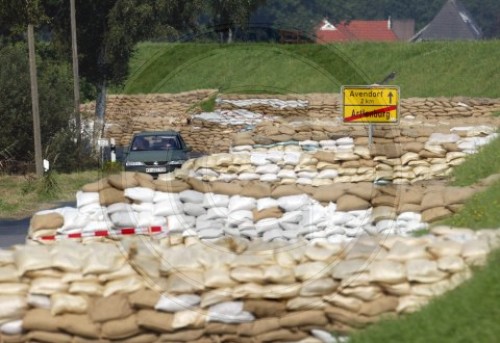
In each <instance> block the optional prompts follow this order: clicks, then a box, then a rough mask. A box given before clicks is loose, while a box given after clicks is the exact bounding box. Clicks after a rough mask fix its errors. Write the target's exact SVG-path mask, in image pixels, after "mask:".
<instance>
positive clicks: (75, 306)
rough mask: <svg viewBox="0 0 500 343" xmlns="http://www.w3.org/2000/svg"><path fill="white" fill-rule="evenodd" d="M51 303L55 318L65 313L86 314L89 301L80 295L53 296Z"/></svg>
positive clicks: (51, 310) (51, 311)
mask: <svg viewBox="0 0 500 343" xmlns="http://www.w3.org/2000/svg"><path fill="white" fill-rule="evenodd" d="M51 303H52V308H51V309H50V313H51V314H52V315H53V316H57V315H59V314H64V313H86V311H87V309H88V301H87V299H86V298H85V297H83V296H80V295H70V294H52V296H51Z"/></svg>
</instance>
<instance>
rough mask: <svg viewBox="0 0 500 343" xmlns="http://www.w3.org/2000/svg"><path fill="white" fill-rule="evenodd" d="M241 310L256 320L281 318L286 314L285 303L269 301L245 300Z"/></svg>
mask: <svg viewBox="0 0 500 343" xmlns="http://www.w3.org/2000/svg"><path fill="white" fill-rule="evenodd" d="M243 310H244V311H248V312H250V313H252V314H254V315H255V317H257V318H267V317H281V316H282V315H283V314H285V313H286V307H285V303H283V302H280V301H271V300H246V301H245V302H244V304H243Z"/></svg>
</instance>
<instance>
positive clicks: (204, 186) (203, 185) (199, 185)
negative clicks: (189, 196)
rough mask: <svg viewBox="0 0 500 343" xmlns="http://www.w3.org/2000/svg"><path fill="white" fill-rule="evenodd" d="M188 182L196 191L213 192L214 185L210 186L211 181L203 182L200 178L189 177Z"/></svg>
mask: <svg viewBox="0 0 500 343" xmlns="http://www.w3.org/2000/svg"><path fill="white" fill-rule="evenodd" d="M186 182H187V183H188V184H189V185H190V186H191V188H192V189H193V190H195V191H198V192H201V193H210V192H212V187H211V186H210V183H208V182H203V181H201V180H198V179H196V178H192V177H190V178H188V179H187V180H186Z"/></svg>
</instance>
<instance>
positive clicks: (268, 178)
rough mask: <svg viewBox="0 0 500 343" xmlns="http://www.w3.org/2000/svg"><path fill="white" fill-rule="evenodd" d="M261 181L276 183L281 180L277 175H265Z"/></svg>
mask: <svg viewBox="0 0 500 343" xmlns="http://www.w3.org/2000/svg"><path fill="white" fill-rule="evenodd" d="M259 180H260V181H262V182H276V181H278V180H279V177H278V175H276V174H263V175H262V176H261V177H260V178H259Z"/></svg>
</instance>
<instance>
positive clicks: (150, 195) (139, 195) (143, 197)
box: [124, 187, 155, 202]
mask: <svg viewBox="0 0 500 343" xmlns="http://www.w3.org/2000/svg"><path fill="white" fill-rule="evenodd" d="M124 195H125V197H127V198H129V199H132V200H134V201H140V202H153V199H154V196H155V191H154V190H153V189H151V188H146V187H131V188H125V191H124Z"/></svg>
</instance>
